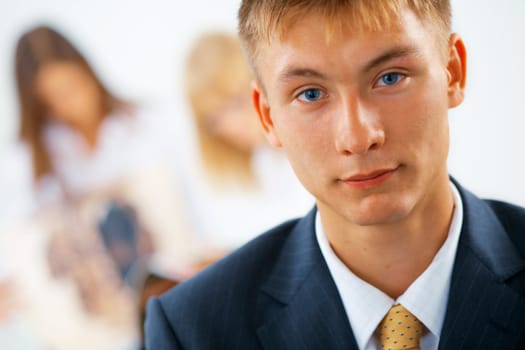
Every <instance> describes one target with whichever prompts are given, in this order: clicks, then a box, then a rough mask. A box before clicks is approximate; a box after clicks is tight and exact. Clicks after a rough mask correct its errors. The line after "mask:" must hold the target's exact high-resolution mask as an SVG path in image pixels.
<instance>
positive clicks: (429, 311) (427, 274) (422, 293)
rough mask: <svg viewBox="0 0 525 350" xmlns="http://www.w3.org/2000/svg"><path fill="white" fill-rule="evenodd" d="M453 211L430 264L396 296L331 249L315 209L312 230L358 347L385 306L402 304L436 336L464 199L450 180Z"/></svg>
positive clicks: (370, 332) (446, 291) (385, 311)
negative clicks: (358, 273)
mask: <svg viewBox="0 0 525 350" xmlns="http://www.w3.org/2000/svg"><path fill="white" fill-rule="evenodd" d="M450 187H451V189H452V193H453V197H454V206H455V209H454V213H453V217H452V221H451V224H450V228H449V232H448V237H447V239H446V241H445V243H444V244H443V245H442V246H441V248H440V249H439V251H438V252H437V254H436V256H435V257H434V259H433V260H432V262H431V264H430V265H429V267H428V268H427V269H426V270H425V271H424V272H423V273H422V274H421V275H420V276H419V277H418V278H417V279H416V280H415V281H414V282H413V283H412V284H411V285H410V286H409V287H408V289H407V290H406V291H405V293H403V294H402V295H401V296H400V297H399V298H398V299H397V300H394V299H392V298H390V297H389V296H388V295H386V294H385V293H383V292H382V291H381V290H379V289H377V288H376V287H374V286H372V285H371V284H369V283H367V282H365V281H364V280H362V279H361V278H359V277H357V276H356V275H355V274H354V273H352V271H351V270H350V269H348V268H347V267H346V265H344V263H343V262H342V261H341V260H340V259H339V258H338V257H337V255H336V254H335V253H334V251H333V250H332V248H331V247H330V244H329V243H328V240H327V238H326V235H325V233H324V230H323V227H322V224H321V217H320V215H319V212H317V215H316V220H315V231H316V236H317V242H318V244H319V247H320V249H321V253H322V255H323V257H324V259H325V261H326V264H327V265H328V269H329V270H330V273H331V275H332V278H333V279H334V282H335V285H336V287H337V289H338V291H339V295H340V296H341V300H342V302H343V305H344V308H345V311H346V313H347V316H348V319H349V321H350V324H351V326H352V331H353V333H354V336H355V338H356V341H357V345H358V347H359V349H364V348H365V346H366V344H367V343H368V342H369V340H370V338H371V337H372V335H373V334H374V331H375V330H376V328H377V326H378V325H379V323H380V322H381V320H382V319H383V318H384V316H385V315H386V313H387V312H388V310H389V309H390V308H391V307H392V306H393V305H395V304H402V305H403V306H404V307H405V308H406V309H408V310H409V311H410V312H411V313H412V314H414V315H415V316H416V317H417V318H418V319H419V320H420V321H421V322H422V323H423V324H424V325H425V326H426V327H427V329H428V330H429V331H430V332H431V333H432V334H433V335H434V336H435V337H437V338H439V336H440V334H441V328H442V326H443V321H444V318H445V311H446V305H447V302H448V292H449V290H450V280H451V276H452V268H453V265H454V257H455V255H456V250H457V246H458V242H459V235H460V232H461V226H462V223H463V203H462V201H461V196H460V195H459V191H458V190H457V188H456V186H455V185H454V184H453V183H452V182H451V183H450Z"/></svg>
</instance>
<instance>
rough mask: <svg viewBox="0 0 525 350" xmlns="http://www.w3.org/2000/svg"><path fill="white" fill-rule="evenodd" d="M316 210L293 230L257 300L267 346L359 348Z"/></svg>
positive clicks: (275, 349)
mask: <svg viewBox="0 0 525 350" xmlns="http://www.w3.org/2000/svg"><path fill="white" fill-rule="evenodd" d="M315 213H316V212H315V210H312V211H311V212H310V214H309V215H308V216H307V217H305V218H304V219H302V220H301V221H299V223H298V224H297V226H296V227H295V228H294V230H293V231H292V233H291V234H290V236H289V238H288V239H287V242H286V243H285V245H284V247H283V249H282V252H281V254H280V256H279V260H278V261H277V263H276V265H275V268H274V270H273V272H272V274H271V275H270V277H269V278H268V279H267V280H266V283H265V284H264V285H263V287H262V289H261V293H260V297H259V300H258V304H259V307H258V310H261V312H262V314H260V315H259V320H258V324H259V326H258V329H257V335H258V336H259V339H260V341H261V343H262V345H263V348H265V349H272V350H279V349H355V350H357V345H356V342H355V339H354V336H353V334H352V330H351V327H350V323H349V321H348V318H347V316H346V313H345V311H344V307H343V304H342V302H341V298H340V296H339V293H338V291H337V288H336V286H335V284H334V282H333V280H332V278H331V275H330V272H329V271H328V267H327V266H326V264H325V262H324V259H323V257H322V255H321V252H320V249H319V247H318V245H317V241H316V239H315V233H314V218H315Z"/></svg>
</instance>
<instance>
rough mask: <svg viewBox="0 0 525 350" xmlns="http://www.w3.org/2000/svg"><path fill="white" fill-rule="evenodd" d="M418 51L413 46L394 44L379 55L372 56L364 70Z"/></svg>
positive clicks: (369, 69)
mask: <svg viewBox="0 0 525 350" xmlns="http://www.w3.org/2000/svg"><path fill="white" fill-rule="evenodd" d="M419 53H420V51H419V50H418V49H416V48H415V47H413V46H396V47H393V48H391V49H389V50H388V51H386V52H384V53H383V54H381V55H380V56H378V57H376V58H374V59H373V60H371V61H370V62H368V63H367V64H366V65H365V68H364V72H369V71H371V70H372V69H374V68H376V67H378V66H380V65H382V64H383V63H385V62H388V61H390V60H393V59H395V58H401V57H406V56H411V55H419Z"/></svg>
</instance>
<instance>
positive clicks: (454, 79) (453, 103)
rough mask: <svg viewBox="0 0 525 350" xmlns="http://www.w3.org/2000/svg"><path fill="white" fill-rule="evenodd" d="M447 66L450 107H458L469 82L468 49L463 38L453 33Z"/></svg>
mask: <svg viewBox="0 0 525 350" xmlns="http://www.w3.org/2000/svg"><path fill="white" fill-rule="evenodd" d="M448 50H449V54H448V64H447V75H448V107H449V108H453V107H457V106H459V105H460V104H461V102H463V99H464V98H465V84H466V81H467V49H466V48H465V43H464V42H463V40H462V39H461V37H460V36H459V35H458V34H456V33H453V34H451V35H450V39H449V47H448Z"/></svg>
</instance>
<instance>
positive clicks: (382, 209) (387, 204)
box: [253, 9, 466, 298]
mask: <svg viewBox="0 0 525 350" xmlns="http://www.w3.org/2000/svg"><path fill="white" fill-rule="evenodd" d="M324 25H325V22H324V20H323V18H320V17H319V16H318V15H316V14H310V15H309V16H308V18H305V19H304V20H301V21H299V22H297V23H295V24H294V25H293V26H290V28H289V29H288V30H287V32H286V35H285V36H284V37H283V38H281V39H279V38H276V37H274V38H272V40H271V41H270V42H269V44H261V45H262V46H261V50H260V56H259V59H258V61H257V62H256V65H257V67H256V68H257V70H258V73H259V75H258V76H259V77H260V81H259V82H257V83H255V84H254V88H253V100H254V105H255V108H256V110H257V112H258V114H259V118H260V121H261V123H262V126H263V129H264V132H265V134H266V136H267V138H268V140H269V141H270V143H272V144H273V145H274V146H276V147H283V148H284V151H285V152H286V154H287V156H288V158H289V160H290V162H291V164H292V167H293V168H294V170H295V172H296V174H297V176H298V178H299V180H300V181H301V182H302V183H303V185H304V186H305V187H306V189H307V190H309V191H310V192H311V193H312V194H313V195H314V196H315V197H316V199H317V205H318V209H319V213H320V215H321V220H322V224H323V228H324V230H325V232H326V235H327V238H328V240H329V242H330V243H331V245H332V248H333V249H334V251H335V252H336V254H337V255H338V256H339V258H340V259H341V260H342V261H343V262H344V263H345V264H346V265H347V266H348V267H349V268H350V269H351V270H352V271H353V272H354V273H356V274H357V275H358V276H360V277H361V278H363V279H364V280H365V281H367V282H369V283H371V284H372V285H374V286H376V287H377V288H379V289H381V290H383V291H384V292H385V293H387V294H388V295H390V296H392V297H394V298H395V297H398V296H399V295H401V294H402V293H403V292H404V291H405V290H406V288H408V286H409V285H410V284H411V283H412V282H413V281H414V280H415V279H416V278H417V277H418V276H419V275H420V274H421V273H422V272H423V271H424V270H425V269H426V267H427V266H428V265H429V264H430V262H431V261H432V258H433V257H434V255H435V254H436V252H437V251H438V250H439V248H440V247H441V245H442V244H443V242H444V241H445V239H446V236H447V233H448V227H449V225H450V220H451V217H452V213H453V199H452V195H451V191H450V188H449V179H448V171H447V165H446V160H447V155H448V147H449V129H448V109H449V108H452V107H455V106H457V105H459V104H460V103H461V102H462V101H463V93H464V87H465V77H466V68H465V67H466V51H465V47H464V45H463V42H462V40H461V38H460V37H459V36H458V35H456V34H452V35H451V36H450V41H449V45H448V47H446V48H445V49H446V50H447V54H446V55H444V54H443V51H442V50H443V49H444V48H443V47H439V46H438V45H437V44H436V42H438V40H437V38H436V37H435V34H432V31H431V30H429V28H428V27H427V26H425V24H424V23H423V22H421V21H420V20H418V19H417V18H416V17H415V15H414V14H413V13H412V12H411V11H410V10H408V9H407V10H404V11H403V12H402V13H401V14H400V20H399V21H398V25H396V26H395V27H393V28H390V29H389V30H388V31H384V32H381V31H375V32H369V31H365V30H363V31H359V32H351V31H349V30H348V29H346V28H342V30H341V31H340V32H335V33H334V34H333V36H332V37H331V38H330V40H327V38H326V35H325V32H324V31H323V30H322V29H321V30H320V29H319V28H324ZM444 56H446V58H445V59H444Z"/></svg>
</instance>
